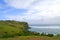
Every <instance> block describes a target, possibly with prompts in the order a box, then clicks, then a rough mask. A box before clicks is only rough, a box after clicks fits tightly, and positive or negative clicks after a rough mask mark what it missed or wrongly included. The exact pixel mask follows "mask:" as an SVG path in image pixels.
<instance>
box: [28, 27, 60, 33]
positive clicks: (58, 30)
mask: <svg viewBox="0 0 60 40" xmlns="http://www.w3.org/2000/svg"><path fill="white" fill-rule="evenodd" d="M30 27H31V29H29V31H34V32H39V33H42V32H44V33H49V34H60V26H30Z"/></svg>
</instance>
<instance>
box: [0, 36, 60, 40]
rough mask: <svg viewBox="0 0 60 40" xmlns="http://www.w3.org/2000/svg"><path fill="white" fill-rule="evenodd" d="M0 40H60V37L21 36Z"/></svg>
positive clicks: (1, 39)
mask: <svg viewBox="0 0 60 40" xmlns="http://www.w3.org/2000/svg"><path fill="white" fill-rule="evenodd" d="M0 40H60V37H47V36H20V37H15V38H0Z"/></svg>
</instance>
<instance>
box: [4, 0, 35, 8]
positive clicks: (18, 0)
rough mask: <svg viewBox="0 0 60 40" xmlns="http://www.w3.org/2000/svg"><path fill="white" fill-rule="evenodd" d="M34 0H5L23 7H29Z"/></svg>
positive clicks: (13, 5)
mask: <svg viewBox="0 0 60 40" xmlns="http://www.w3.org/2000/svg"><path fill="white" fill-rule="evenodd" d="M33 1H34V0H5V2H6V3H8V5H9V6H12V7H15V8H18V9H21V8H27V7H29V6H30V5H31V4H32V2H33Z"/></svg>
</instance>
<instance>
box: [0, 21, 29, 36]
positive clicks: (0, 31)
mask: <svg viewBox="0 0 60 40" xmlns="http://www.w3.org/2000/svg"><path fill="white" fill-rule="evenodd" d="M27 31H28V24H27V23H26V22H18V21H10V20H6V21H0V37H13V36H18V35H19V36H21V35H24V32H27Z"/></svg>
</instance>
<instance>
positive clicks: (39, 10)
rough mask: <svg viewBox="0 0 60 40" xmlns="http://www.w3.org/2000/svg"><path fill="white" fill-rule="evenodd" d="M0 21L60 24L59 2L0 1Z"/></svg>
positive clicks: (47, 0) (44, 0)
mask: <svg viewBox="0 0 60 40" xmlns="http://www.w3.org/2000/svg"><path fill="white" fill-rule="evenodd" d="M0 20H16V21H25V22H28V23H29V24H60V0H0Z"/></svg>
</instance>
